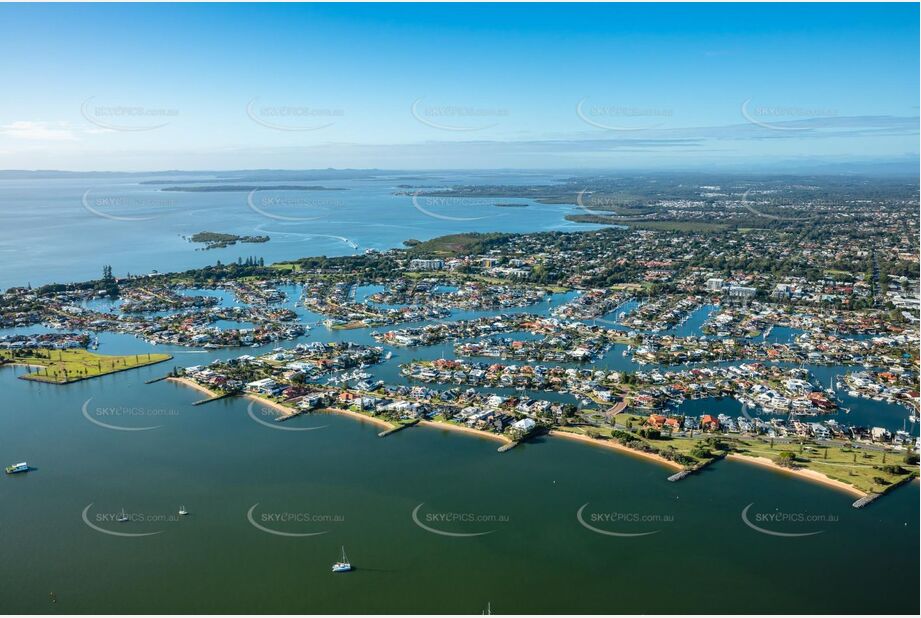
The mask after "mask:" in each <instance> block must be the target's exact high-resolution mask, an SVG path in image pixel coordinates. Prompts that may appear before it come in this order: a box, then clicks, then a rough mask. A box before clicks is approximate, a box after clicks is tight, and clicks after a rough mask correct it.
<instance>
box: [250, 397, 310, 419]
mask: <svg viewBox="0 0 921 618" xmlns="http://www.w3.org/2000/svg"><path fill="white" fill-rule="evenodd" d="M244 398H245V399H249V400H250V401H257V402H259V403H261V404H262V405H264V406H265V407H267V408H272V409H273V410H275V411H277V412H279V413H280V414H281V415H282V416H291V415H292V414H296V413H297V412H298V411H297V410H296V409H294V408H289V407H288V406H286V405H282V404H280V403H278V402H277V401H272V400H270V399H265V398H263V397H260V396H259V395H253V394H252V393H247V394H246V395H244Z"/></svg>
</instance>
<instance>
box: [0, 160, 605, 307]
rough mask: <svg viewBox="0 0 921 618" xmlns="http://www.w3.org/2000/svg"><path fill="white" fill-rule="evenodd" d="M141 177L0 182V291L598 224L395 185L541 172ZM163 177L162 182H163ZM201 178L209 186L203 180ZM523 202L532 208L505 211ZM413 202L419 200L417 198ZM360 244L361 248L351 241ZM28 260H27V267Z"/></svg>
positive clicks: (565, 210) (540, 207)
mask: <svg viewBox="0 0 921 618" xmlns="http://www.w3.org/2000/svg"><path fill="white" fill-rule="evenodd" d="M144 180H145V179H144V178H132V179H118V180H113V179H99V178H67V179H41V180H31V179H30V180H2V181H0V214H2V216H3V219H4V221H5V225H4V226H2V228H0V256H3V257H4V258H5V259H3V260H0V288H3V289H6V288H8V287H11V286H15V285H25V284H26V283H32V285H39V284H44V283H50V282H69V281H82V280H87V279H95V278H98V277H99V276H100V275H101V273H102V266H103V265H105V264H109V265H111V266H112V267H113V270H114V272H115V274H116V275H118V276H123V275H125V274H128V273H133V274H138V273H147V272H150V271H151V270H158V271H160V272H170V271H177V270H185V269H188V268H197V267H201V266H206V265H209V264H214V263H215V262H216V261H217V260H220V261H222V262H224V263H228V262H232V261H236V260H237V259H238V258H244V259H245V258H247V257H249V256H259V257H262V258H264V259H265V261H266V263H271V262H277V261H281V260H285V259H293V258H299V257H304V256H311V255H327V256H335V255H351V254H355V253H361V252H363V251H364V250H365V249H378V250H384V249H390V248H393V247H401V246H402V243H403V241H404V240H407V239H409V238H416V239H419V240H426V239H429V238H434V237H436V236H441V235H445V234H453V233H458V232H475V231H476V232H534V231H544V230H551V229H554V230H556V229H559V230H584V229H596V228H597V227H599V226H595V225H586V224H577V223H572V222H568V221H566V220H565V218H564V217H565V215H567V214H570V213H573V212H574V211H575V207H574V206H571V205H559V204H550V205H548V204H537V203H535V202H531V201H528V200H509V199H507V198H493V199H459V200H445V199H443V198H426V197H418V198H416V199H415V202H414V199H413V197H412V196H411V195H396V193H400V192H404V193H405V192H406V191H407V189H406V188H401V187H400V186H399V185H401V184H404V183H407V182H411V183H412V184H414V185H417V186H427V187H446V186H452V185H454V184H475V183H480V182H483V183H490V184H516V183H526V182H530V183H543V182H551V181H553V180H554V177H549V176H546V175H542V176H530V175H527V176H526V175H513V176H501V175H493V176H489V177H480V176H476V175H469V176H468V175H463V176H460V175H454V176H445V175H444V174H439V175H435V176H432V177H431V178H420V179H418V180H415V181H406V180H405V179H403V178H402V177H400V176H394V177H392V178H391V177H388V176H385V175H382V176H381V177H379V178H375V179H365V180H347V181H343V180H334V181H333V180H331V181H322V180H318V181H310V182H298V183H293V182H283V183H279V182H274V183H273V182H258V183H253V182H248V183H234V184H248V185H259V186H273V185H276V186H277V185H279V184H285V185H292V184H298V185H320V186H323V187H329V188H337V189H343V190H340V191H258V192H257V193H255V194H253V195H252V196H251V197H250V196H249V194H248V193H247V192H226V193H225V192H208V193H189V192H172V191H160V190H159V189H160V188H161V186H162V185H143V184H139V183H140V182H142V181H144ZM157 180H162V178H158V179H157ZM202 184H213V183H209V182H207V181H204V180H203V181H202ZM508 201H517V202H522V203H527V204H529V205H528V206H527V207H526V208H499V207H496V206H495V204H496V203H497V202H508ZM414 204H415V205H414ZM203 231H209V232H221V233H229V234H238V235H267V236H269V237H270V238H271V240H270V241H269V242H268V243H264V244H241V243H238V244H237V245H234V246H231V247H227V248H224V249H212V250H208V251H201V250H196V249H197V248H199V247H201V245H195V244H191V243H189V242H188V241H187V240H185V239H184V238H183V237H184V236H185V237H188V236H191V235H193V234H195V233H197V232H203ZM356 245H357V248H356ZM22 264H29V269H28V271H24V270H23V268H22V267H21V265H22Z"/></svg>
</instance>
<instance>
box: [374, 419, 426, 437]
mask: <svg viewBox="0 0 921 618" xmlns="http://www.w3.org/2000/svg"><path fill="white" fill-rule="evenodd" d="M418 423H419V419H418V418H416V419H413V420H411V421H408V422H406V423H400V424H399V425H397V426H396V427H391V428H390V429H385V430H384V431H382V432H380V433H379V434H377V437H378V438H386V437H387V436H389V435H390V434H393V433H396V432H398V431H403V430H404V429H406V428H407V427H412V426H413V425H417V424H418Z"/></svg>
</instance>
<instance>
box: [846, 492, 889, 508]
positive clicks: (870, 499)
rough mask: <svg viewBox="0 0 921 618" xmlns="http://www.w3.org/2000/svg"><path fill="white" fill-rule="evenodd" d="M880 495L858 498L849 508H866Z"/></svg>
mask: <svg viewBox="0 0 921 618" xmlns="http://www.w3.org/2000/svg"><path fill="white" fill-rule="evenodd" d="M882 495H883V494H867V495H866V496H864V497H863V498H859V499H858V500H857V501H855V502H854V504H852V505H851V506H852V507H854V508H855V509H862V508H863V507H865V506H867V505H868V504H870V503H871V502H873V501H874V500H876V499H877V498H879V497H880V496H882Z"/></svg>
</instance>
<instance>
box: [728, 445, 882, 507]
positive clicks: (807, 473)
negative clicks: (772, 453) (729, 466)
mask: <svg viewBox="0 0 921 618" xmlns="http://www.w3.org/2000/svg"><path fill="white" fill-rule="evenodd" d="M726 459H731V460H733V461H741V462H743V463H749V464H751V465H755V466H761V467H762V468H768V469H771V470H774V471H777V472H782V473H784V474H788V475H790V476H797V477H799V478H802V479H805V480H807V481H812V482H813V483H819V484H820V485H825V486H826V487H831V488H833V489H837V490H839V491H843V492H846V493H849V494H851V495H852V496H857V497H858V498H865V497H866V496H867V494H865V493H864V492H862V491H860V490H859V489H857V488H856V487H854V486H853V485H848V484H847V483H845V482H844V481H838V480H836V479H833V478H831V477H828V476H825V475H824V474H822V473H821V472H816V471H815V470H809V469H806V468H798V469H794V470H791V469H789V468H784V467H783V466H781V465H778V464H777V463H775V462H773V461H771V460H770V459H768V458H767V457H752V456H750V455H741V454H739V453H729V454H728V455H726Z"/></svg>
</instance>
